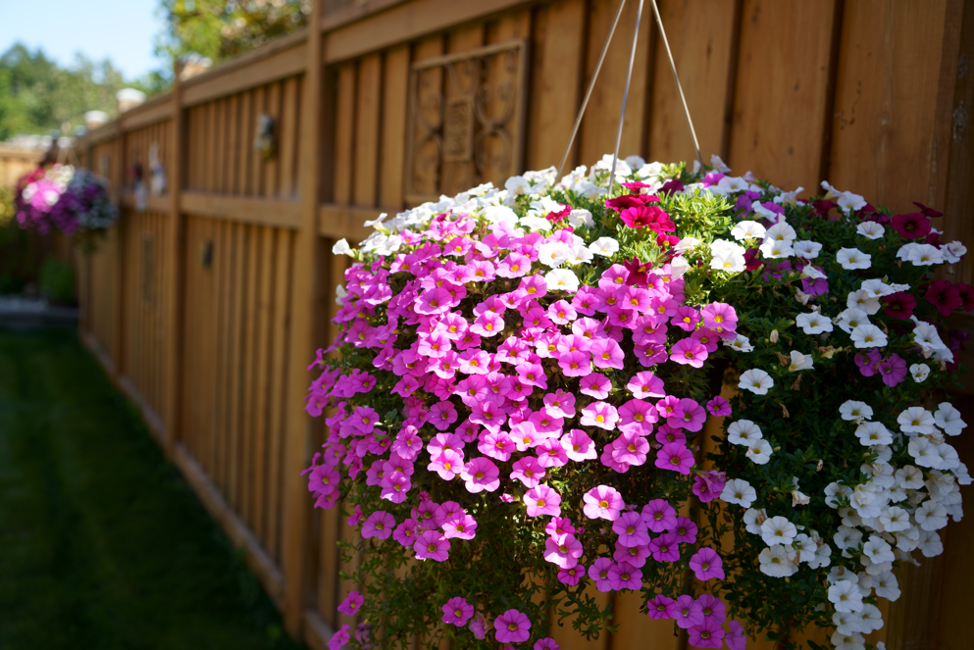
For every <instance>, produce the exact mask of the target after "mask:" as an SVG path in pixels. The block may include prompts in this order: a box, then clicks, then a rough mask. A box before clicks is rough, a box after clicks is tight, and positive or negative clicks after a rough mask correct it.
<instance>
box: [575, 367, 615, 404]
mask: <svg viewBox="0 0 974 650" xmlns="http://www.w3.org/2000/svg"><path fill="white" fill-rule="evenodd" d="M578 385H579V392H580V393H581V394H582V395H588V396H589V397H594V398H595V399H605V398H606V397H608V396H609V391H611V390H612V382H611V381H609V378H608V377H606V376H605V375H603V374H601V373H598V372H593V373H592V374H590V375H587V376H585V377H582V379H581V381H579V382H578Z"/></svg>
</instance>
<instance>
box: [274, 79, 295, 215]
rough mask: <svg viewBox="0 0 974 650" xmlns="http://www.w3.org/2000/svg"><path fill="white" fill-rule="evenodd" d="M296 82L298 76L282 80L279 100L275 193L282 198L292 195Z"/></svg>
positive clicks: (293, 187) (293, 188)
mask: <svg viewBox="0 0 974 650" xmlns="http://www.w3.org/2000/svg"><path fill="white" fill-rule="evenodd" d="M298 83H299V77H289V78H288V79H287V80H285V81H284V91H283V95H282V100H281V126H280V132H279V134H278V142H279V143H280V145H279V146H280V154H279V158H280V161H281V180H280V184H279V185H278V190H277V193H278V194H279V195H280V196H281V197H282V198H286V199H287V198H291V197H292V196H294V190H295V186H294V170H295V158H296V156H297V133H298V99H299V98H298Z"/></svg>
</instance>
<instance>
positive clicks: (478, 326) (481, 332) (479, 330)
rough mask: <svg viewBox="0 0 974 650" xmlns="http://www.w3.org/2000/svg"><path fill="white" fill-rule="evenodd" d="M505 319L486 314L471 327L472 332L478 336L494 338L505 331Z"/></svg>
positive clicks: (490, 313)
mask: <svg viewBox="0 0 974 650" xmlns="http://www.w3.org/2000/svg"><path fill="white" fill-rule="evenodd" d="M504 327H505V324H504V319H503V318H501V316H500V315H499V314H495V313H493V312H489V311H488V312H484V313H483V314H481V315H480V316H477V320H475V321H474V322H473V325H471V326H470V331H471V332H472V333H474V334H476V335H478V336H486V337H488V338H489V337H492V336H497V335H498V334H500V333H501V332H503V331H504Z"/></svg>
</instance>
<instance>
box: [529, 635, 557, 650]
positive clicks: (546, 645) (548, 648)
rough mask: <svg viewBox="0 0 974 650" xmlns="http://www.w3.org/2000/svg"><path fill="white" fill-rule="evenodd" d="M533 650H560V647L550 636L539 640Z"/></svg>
mask: <svg viewBox="0 0 974 650" xmlns="http://www.w3.org/2000/svg"><path fill="white" fill-rule="evenodd" d="M533 650H561V646H560V645H558V642H557V641H555V640H554V639H552V638H551V637H550V636H549V637H545V638H543V639H539V640H538V641H537V642H536V643H535V644H534V648H533Z"/></svg>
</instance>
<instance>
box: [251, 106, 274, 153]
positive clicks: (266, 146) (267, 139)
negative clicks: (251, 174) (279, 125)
mask: <svg viewBox="0 0 974 650" xmlns="http://www.w3.org/2000/svg"><path fill="white" fill-rule="evenodd" d="M274 126H275V125H274V116H273V115H268V114H267V113H262V114H261V115H260V116H259V117H258V118H257V134H256V135H255V136H254V151H256V152H257V153H258V154H260V157H261V158H263V159H264V161H269V160H273V158H274V156H276V155H277V138H275V136H274Z"/></svg>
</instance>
